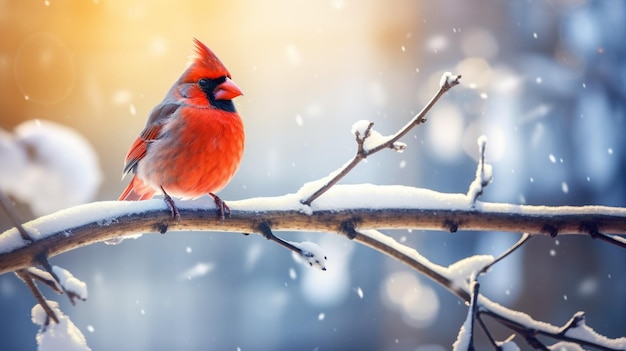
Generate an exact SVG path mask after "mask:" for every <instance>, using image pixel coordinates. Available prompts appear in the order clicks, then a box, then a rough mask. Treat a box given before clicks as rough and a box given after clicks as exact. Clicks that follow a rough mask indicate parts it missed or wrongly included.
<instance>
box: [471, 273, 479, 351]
mask: <svg viewBox="0 0 626 351" xmlns="http://www.w3.org/2000/svg"><path fill="white" fill-rule="evenodd" d="M479 291H480V284H479V283H478V282H477V281H476V280H474V281H473V282H472V301H471V303H470V313H471V314H472V321H471V325H470V330H469V333H470V342H469V346H468V350H469V351H473V350H475V348H474V330H475V328H474V324H476V323H474V322H475V321H476V316H477V311H478V303H477V301H478V296H479V295H480V292H479Z"/></svg>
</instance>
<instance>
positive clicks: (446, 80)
mask: <svg viewBox="0 0 626 351" xmlns="http://www.w3.org/2000/svg"><path fill="white" fill-rule="evenodd" d="M458 77H459V76H457V75H454V74H452V72H444V74H442V75H441V79H440V80H439V87H440V88H443V86H444V85H447V84H451V83H452V81H454V80H456V79H458Z"/></svg>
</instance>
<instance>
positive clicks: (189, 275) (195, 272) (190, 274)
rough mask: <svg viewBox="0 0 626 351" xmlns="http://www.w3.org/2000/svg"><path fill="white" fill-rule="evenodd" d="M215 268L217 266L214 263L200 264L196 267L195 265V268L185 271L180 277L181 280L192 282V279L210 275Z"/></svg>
mask: <svg viewBox="0 0 626 351" xmlns="http://www.w3.org/2000/svg"><path fill="white" fill-rule="evenodd" d="M214 268H215V265H214V264H212V263H209V262H198V263H196V264H195V265H193V267H190V268H188V269H186V270H185V271H183V272H182V273H181V274H180V275H179V279H184V280H192V279H196V278H200V277H203V276H205V275H207V274H209V273H210V272H211V271H212V270H213V269H214Z"/></svg>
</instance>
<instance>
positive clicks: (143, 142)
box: [124, 103, 180, 175]
mask: <svg viewBox="0 0 626 351" xmlns="http://www.w3.org/2000/svg"><path fill="white" fill-rule="evenodd" d="M179 107H180V104H177V103H167V104H160V105H158V106H157V107H155V108H154V110H152V113H151V114H150V117H149V118H148V122H147V124H146V127H145V128H144V130H143V131H142V132H141V134H139V136H138V137H137V139H135V142H133V145H131V147H130V150H128V153H127V154H126V159H125V160H124V175H126V174H128V172H130V171H132V170H133V168H134V167H135V166H136V165H137V162H139V160H141V159H142V158H143V157H144V156H145V155H146V151H147V150H148V145H149V144H150V142H151V141H152V140H155V139H157V138H158V137H159V133H160V132H161V128H162V127H163V122H164V121H165V120H166V119H167V118H168V117H170V116H171V115H172V114H173V113H174V112H176V110H177V109H178V108H179Z"/></svg>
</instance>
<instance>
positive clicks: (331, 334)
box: [0, 0, 626, 351]
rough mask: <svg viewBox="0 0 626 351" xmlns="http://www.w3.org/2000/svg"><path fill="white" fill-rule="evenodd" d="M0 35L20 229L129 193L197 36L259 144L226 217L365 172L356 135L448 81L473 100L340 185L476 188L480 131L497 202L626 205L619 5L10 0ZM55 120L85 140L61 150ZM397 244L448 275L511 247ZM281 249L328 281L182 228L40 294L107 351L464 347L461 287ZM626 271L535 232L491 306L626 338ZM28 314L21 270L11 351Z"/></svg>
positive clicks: (11, 282) (490, 287) (2, 281)
mask: <svg viewBox="0 0 626 351" xmlns="http://www.w3.org/2000/svg"><path fill="white" fill-rule="evenodd" d="M0 31H1V32H2V33H3V35H2V39H0V89H1V91H2V94H0V128H1V129H2V130H0V136H1V137H2V138H1V140H0V161H1V162H2V166H1V168H2V169H1V170H0V186H1V187H2V188H3V189H4V191H5V192H7V193H8V194H9V195H10V196H11V197H12V198H13V199H14V200H15V201H16V206H17V208H18V210H19V211H20V213H21V214H22V216H23V217H24V218H25V219H32V218H35V217H37V216H39V215H42V214H44V213H50V212H53V211H55V210H57V209H60V208H65V207H68V206H71V205H73V204H76V203H80V202H88V201H102V200H114V199H116V198H117V196H118V195H119V194H120V192H121V191H122V190H123V188H124V187H125V185H126V181H127V180H126V181H122V182H120V180H119V179H120V176H121V171H122V166H123V160H124V157H125V155H126V152H127V149H128V147H129V146H130V144H131V143H132V141H133V140H134V138H135V137H136V136H137V134H138V133H139V132H140V131H141V129H142V128H143V126H144V123H145V120H146V118H147V116H148V114H149V113H150V110H151V109H152V107H153V106H154V105H155V104H157V103H158V102H159V101H160V100H161V99H162V98H163V96H164V95H165V93H166V92H167V90H168V89H169V87H170V85H171V84H172V83H173V82H174V81H175V80H176V79H177V78H178V76H179V74H180V73H181V72H182V70H183V69H184V67H185V65H186V63H187V61H188V58H189V57H190V55H191V54H192V53H193V48H192V38H194V37H196V38H198V39H200V40H201V41H203V42H204V43H205V44H207V45H208V46H209V47H210V48H212V49H213V50H214V51H215V52H216V53H217V55H218V56H219V57H220V58H221V59H222V61H223V62H224V63H225V65H226V66H227V67H228V69H229V70H230V72H231V73H232V76H233V79H234V81H235V82H236V83H237V84H238V85H239V86H240V87H241V88H242V90H243V91H244V93H245V95H244V96H243V97H239V98H237V99H236V100H235V103H236V105H237V108H238V110H239V112H240V114H241V115H242V117H243V119H244V122H245V125H246V133H247V139H246V143H247V144H246V151H245V155H244V160H243V163H242V165H241V168H240V170H239V172H238V174H237V175H236V176H235V178H234V179H233V180H232V182H231V183H230V185H229V186H228V187H227V188H226V189H225V190H224V191H222V192H221V193H220V195H221V197H222V198H223V199H225V200H227V201H228V200H231V201H232V200H237V199H244V198H250V197H257V196H276V195H282V194H286V193H292V192H295V191H297V190H298V188H299V187H300V186H301V185H302V184H304V183H305V182H308V181H311V180H315V179H318V178H320V177H323V176H325V175H327V174H328V173H329V172H331V171H332V170H334V169H336V168H337V167H339V166H340V165H342V164H343V163H344V162H345V161H346V160H348V159H349V158H350V157H351V156H352V155H353V153H354V151H355V145H354V138H353V136H352V135H351V134H350V127H351V125H352V124H353V123H354V122H355V121H357V120H360V119H369V120H372V121H375V122H376V128H377V130H379V131H380V132H381V133H383V134H391V133H393V132H395V131H396V130H397V129H398V128H399V127H401V126H402V125H404V123H406V121H408V120H409V119H410V118H411V117H412V116H413V115H414V113H416V112H417V111H419V110H420V109H421V108H422V107H423V105H424V104H425V103H426V102H427V101H428V100H429V99H430V97H431V96H432V95H433V94H434V93H435V92H436V90H437V88H438V82H439V78H440V76H441V73H442V72H444V71H452V72H453V73H456V74H462V75H463V79H462V85H461V86H460V87H457V88H455V89H453V90H452V91H451V92H450V93H448V94H447V95H446V96H445V97H444V98H443V99H442V100H441V101H440V102H439V103H438V104H437V105H436V107H435V108H434V109H433V111H432V113H430V115H429V116H428V123H426V124H425V125H423V126H420V127H418V128H416V129H415V130H414V131H412V132H411V133H410V134H409V136H407V137H406V138H405V139H404V140H403V141H404V142H406V143H407V144H408V150H407V151H405V152H404V153H402V154H397V153H393V152H381V153H379V154H377V155H375V156H373V157H371V158H370V159H368V160H367V162H366V163H364V164H361V165H360V166H359V167H358V168H357V169H356V171H355V172H353V173H352V174H350V175H349V176H348V177H347V178H346V179H345V180H344V181H343V183H364V182H368V183H376V184H403V185H410V186H417V187H425V188H430V189H433V190H437V191H442V192H460V193H464V192H466V190H467V187H468V185H469V183H470V182H471V180H472V179H473V177H474V171H475V167H476V166H475V159H476V156H477V146H476V139H477V137H478V136H479V135H481V134H485V135H487V137H488V139H489V144H488V146H487V150H488V152H487V158H488V161H489V162H491V163H492V164H493V166H494V182H493V183H492V184H491V185H490V186H489V187H488V188H487V189H486V191H485V194H484V195H483V197H482V200H483V201H498V202H510V203H516V204H535V205H588V204H601V205H610V206H626V176H625V165H626V163H625V158H626V149H625V146H626V141H625V140H626V139H625V138H624V137H623V133H624V131H625V130H626V120H625V114H626V103H625V101H626V84H624V81H626V64H625V63H624V62H626V44H624V38H623V34H624V33H626V2H623V1H617V0H616V1H611V0H607V1H587V0H536V1H523V2H522V1H499V0H475V1H464V2H458V1H454V0H444V1H437V2H427V1H410V0H405V1H394V2H391V3H390V2H384V1H374V0H365V1H354V0H316V1H298V2H295V1H285V0H269V1H262V2H261V1H241V0H235V1H228V2H226V1H180V0H179V1H159V2H154V1H148V0H125V1H120V0H111V1H108V0H92V1H78V0H74V1H70V0H65V1H62V0H39V1H15V0H0ZM53 122H54V123H56V124H51V123H53ZM24 123H26V124H24ZM57 124H60V125H62V126H64V127H69V128H71V129H72V130H73V131H75V132H77V133H78V136H76V135H73V134H74V133H73V132H70V131H66V130H65V129H63V130H64V132H62V133H61V132H60V133H52V136H50V135H48V134H46V133H48V132H47V131H48V130H50V129H55V128H57V129H62V127H60V126H58V125H57ZM46 126H50V128H47V127H46ZM66 132H67V133H68V134H64V133H66ZM44 134H45V135H44ZM69 134H72V135H73V136H71V137H70V136H67V135H69ZM42 135H44V136H42ZM46 135H47V136H46ZM81 135H82V137H81ZM55 138H56V139H59V140H63V141H68V140H70V139H71V140H75V141H76V142H75V143H72V144H71V145H72V146H71V147H70V150H72V149H73V150H74V152H64V151H61V150H62V149H58V150H57V149H54V147H52V146H50V145H56V144H55V143H54V142H51V144H49V143H48V140H49V139H50V140H53V141H54V139H55ZM68 142H69V141H68ZM89 145H90V146H89ZM90 147H91V148H93V152H92V151H90V149H89V148H90ZM18 159H19V160H18ZM16 160H17V161H16ZM55 160H64V161H63V162H65V163H63V165H64V166H63V167H60V166H59V167H57V166H55V164H57V163H58V162H56V161H55ZM18 163H19V165H20V166H16V164H18ZM33 169H36V171H33ZM57 171H58V172H57ZM55 172H57V173H55ZM33 174H38V176H33ZM54 174H61V176H59V177H58V178H59V179H56V178H55V177H54ZM51 179H52V180H51ZM19 189H21V190H19ZM44 193H45V194H47V195H49V196H48V197H44V196H43V194H44ZM29 194H30V195H29ZM40 195H41V196H40ZM29 196H30V197H29ZM0 221H1V222H0V229H1V230H4V229H7V228H9V227H11V226H12V225H11V223H10V221H9V220H8V218H7V217H6V216H5V215H4V214H0ZM386 233H387V234H389V235H392V236H394V237H395V238H397V239H398V240H400V241H403V242H405V243H406V244H408V245H410V246H412V247H414V248H416V249H418V250H419V251H420V252H421V253H422V254H423V255H425V256H426V257H428V258H429V259H430V260H432V261H433V262H435V263H438V264H442V265H448V264H450V263H452V262H455V261H456V260H458V259H461V258H463V257H466V256H469V255H474V254H492V255H498V254H499V253H501V252H503V251H504V250H505V249H506V248H507V247H508V246H509V245H511V244H512V243H513V242H515V241H516V240H517V239H518V237H519V235H518V234H514V233H513V234H511V233H472V232H459V233H456V234H450V233H443V232H428V231H418V230H413V231H396V232H386ZM282 235H283V237H285V238H287V239H288V240H310V241H314V242H317V243H319V245H320V246H321V247H322V249H323V250H325V252H326V253H327V256H328V271H326V272H318V271H315V270H313V269H311V268H309V267H305V266H302V265H300V264H298V263H296V262H294V261H293V259H292V258H291V254H290V253H288V252H286V251H285V250H283V249H281V248H279V247H277V246H276V245H274V244H272V243H269V242H267V241H265V240H264V239H262V238H260V237H258V236H243V235H233V234H223V233H169V234H167V235H164V236H162V235H145V236H143V237H142V238H141V239H140V240H127V241H125V242H124V243H122V244H120V245H118V246H104V245H92V246H89V247H85V248H82V249H79V250H75V251H73V252H69V253H66V254H64V255H61V256H58V257H55V258H53V259H52V264H56V265H60V266H62V267H65V268H67V269H69V270H70V271H71V272H72V273H73V274H74V275H75V276H77V277H78V278H80V279H82V280H84V281H85V282H86V283H87V284H88V287H89V299H88V300H87V301H86V302H82V303H79V304H78V305H77V306H71V305H70V304H69V303H68V301H67V299H66V298H65V297H64V296H60V297H59V296H54V293H53V292H51V291H49V290H48V289H46V288H43V289H44V293H45V295H46V296H47V297H48V298H49V299H54V300H57V301H59V302H60V303H61V307H62V309H63V311H64V312H65V313H66V314H68V315H70V317H71V318H72V320H73V321H74V323H75V324H76V325H77V327H78V328H80V329H81V330H82V332H83V333H84V334H85V337H86V338H87V341H88V344H89V345H90V346H91V347H92V348H93V349H94V350H173V349H177V350H294V349H297V350H419V351H438V350H446V349H449V348H450V347H451V344H452V342H453V341H454V340H455V338H456V334H457V332H458V329H459V328H460V326H461V324H462V322H463V320H464V319H465V314H466V306H465V305H464V304H463V302H462V301H459V300H458V299H456V298H455V297H454V296H452V295H451V294H450V293H448V292H447V291H446V290H444V289H442V288H440V287H439V286H437V285H435V284H433V283H431V282H430V281H428V280H427V279H425V278H424V277H422V276H419V275H417V274H416V273H414V272H412V271H410V270H409V269H407V268H406V267H403V266H402V265H400V264H398V263H397V262H395V261H393V260H392V259H390V258H387V257H384V256H383V255H381V254H379V253H377V252H374V251H372V250H370V249H368V248H365V247H360V246H357V245H355V244H354V243H351V242H350V241H349V240H348V239H346V238H343V237H339V236H336V235H333V234H320V233H282ZM624 267H626V254H625V253H624V251H623V250H620V249H618V248H616V247H613V246H609V245H607V244H605V243H602V242H596V241H593V240H591V239H590V238H587V237H582V236H581V237H572V236H564V237H558V238H556V239H552V238H545V237H538V238H535V239H533V240H532V241H531V242H530V243H529V244H528V245H526V246H525V247H523V248H522V249H521V250H520V251H519V252H517V253H515V254H513V255H511V256H510V257H508V258H507V259H506V260H505V261H503V262H501V263H500V264H498V265H497V266H496V267H495V268H494V269H493V271H492V272H491V273H489V274H488V275H487V276H486V277H484V278H483V279H482V280H481V282H482V288H483V292H484V293H485V294H486V295H487V296H488V297H489V298H491V299H493V300H495V301H497V302H500V303H501V304H503V305H505V306H507V307H510V308H513V309H517V310H521V311H524V312H527V313H529V314H531V316H533V317H534V318H536V319H538V320H543V321H546V322H550V323H553V324H557V325H562V324H563V323H565V322H566V321H567V320H568V319H569V318H570V317H571V315H572V314H573V313H575V312H576V311H579V310H583V311H586V312H587V323H588V324H589V325H591V326H592V327H593V328H595V330H596V331H597V332H599V333H601V334H604V335H606V336H609V337H618V336H624V330H626V299H624V296H626V273H625V271H624ZM34 304H35V301H34V298H33V297H32V295H31V294H30V293H29V291H28V290H27V288H26V286H25V285H24V284H23V283H21V282H20V281H19V280H18V279H17V278H16V277H15V276H14V275H11V274H5V275H2V276H0V311H1V313H0V314H1V315H2V317H1V318H2V319H3V321H2V324H3V325H5V327H4V328H0V348H2V349H3V350H35V349H36V343H35V340H34V336H35V334H36V331H37V326H35V325H34V324H32V322H31V321H30V316H29V313H30V310H31V307H32V306H33V305H34ZM490 325H492V324H490ZM493 331H494V332H495V333H496V336H497V337H498V338H499V339H504V338H506V337H508V336H509V335H510V333H511V332H510V331H508V330H506V329H502V328H498V327H495V326H494V329H493ZM517 340H518V343H519V344H520V346H522V347H523V348H527V347H528V345H525V344H524V342H523V341H522V340H521V338H519V339H517ZM478 342H479V347H478V349H484V348H485V347H486V344H485V338H484V337H482V336H481V337H479V339H478Z"/></svg>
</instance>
